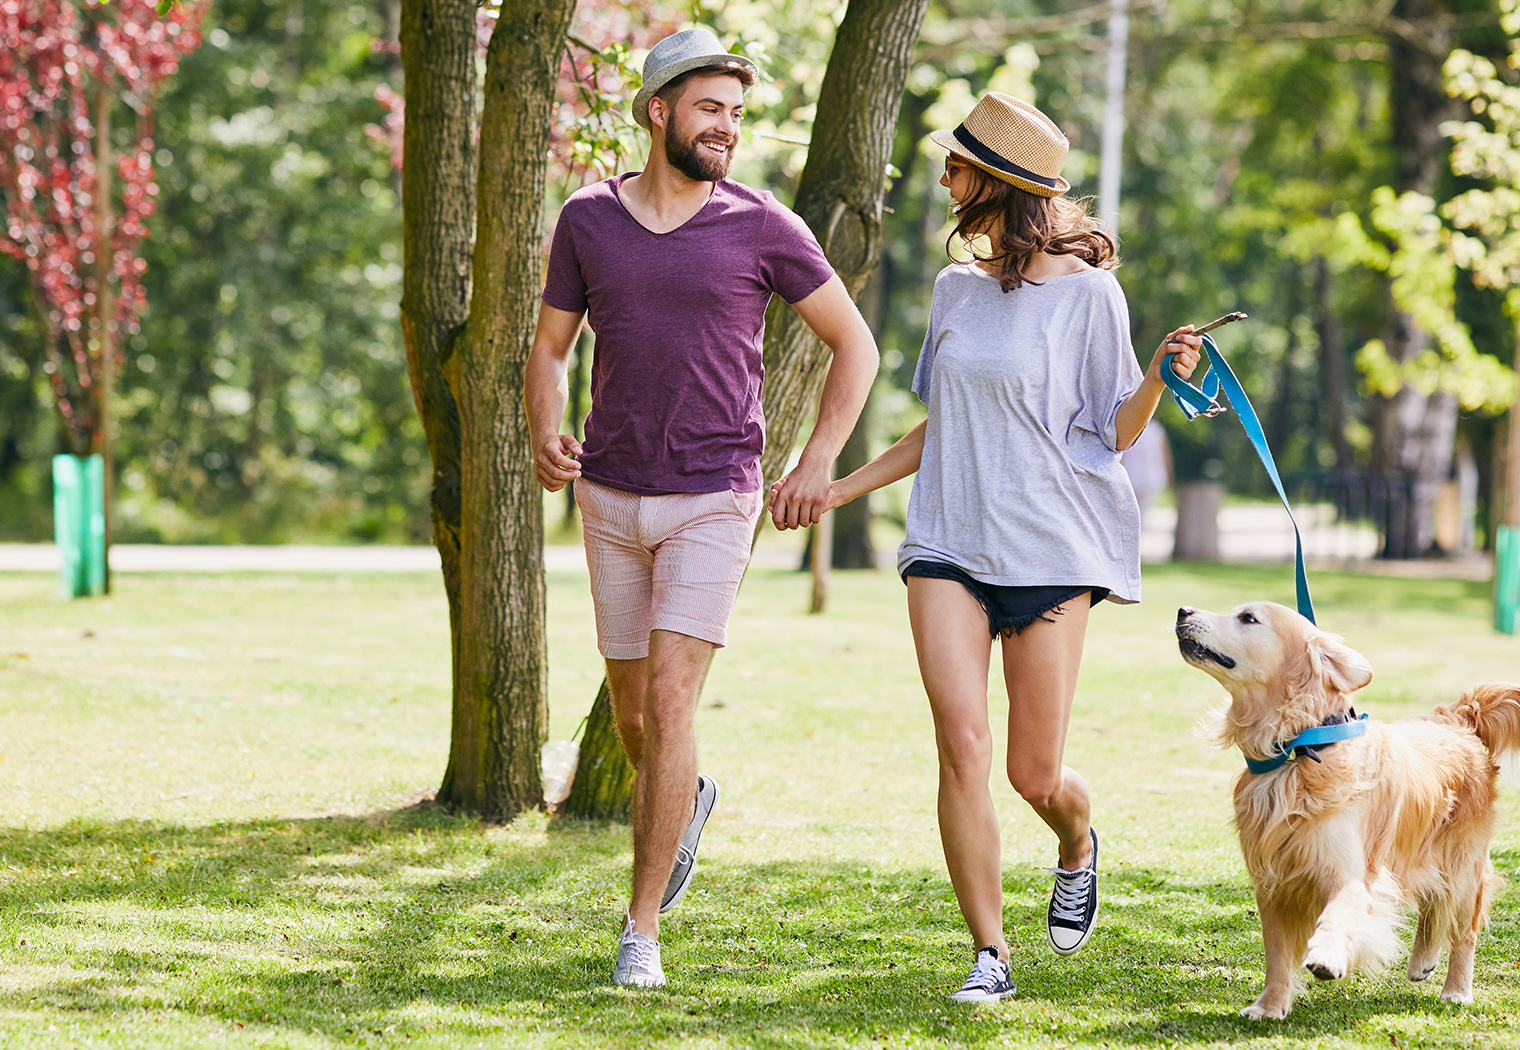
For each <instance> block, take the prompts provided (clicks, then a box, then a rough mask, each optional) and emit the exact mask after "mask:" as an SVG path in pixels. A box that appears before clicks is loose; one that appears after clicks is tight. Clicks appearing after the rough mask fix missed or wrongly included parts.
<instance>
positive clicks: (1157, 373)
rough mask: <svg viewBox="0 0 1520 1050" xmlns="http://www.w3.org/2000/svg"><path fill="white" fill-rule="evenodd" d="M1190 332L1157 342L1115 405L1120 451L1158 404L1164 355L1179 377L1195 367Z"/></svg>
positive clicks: (1196, 346) (1196, 342)
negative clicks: (1132, 387) (1133, 385)
mask: <svg viewBox="0 0 1520 1050" xmlns="http://www.w3.org/2000/svg"><path fill="white" fill-rule="evenodd" d="M1192 331H1193V326H1192V325H1190V324H1185V325H1183V326H1182V327H1181V328H1179V329H1177V330H1176V331H1174V332H1172V334H1170V335H1168V336H1167V337H1166V338H1165V339H1163V340H1162V341H1161V345H1160V346H1158V347H1156V354H1155V356H1154V357H1152V358H1151V366H1150V367H1149V368H1147V369H1146V370H1145V378H1144V379H1142V380H1141V381H1140V387H1139V389H1137V390H1136V391H1135V392H1134V393H1133V394H1131V395H1130V396H1129V397H1127V398H1125V399H1124V401H1123V403H1122V404H1120V405H1119V411H1118V413H1117V414H1116V415H1115V417H1114V425H1115V430H1116V431H1117V434H1116V440H1117V443H1118V446H1119V451H1120V452H1123V451H1124V450H1125V449H1127V448H1129V447H1130V446H1131V445H1133V444H1134V443H1135V442H1136V441H1138V440H1139V438H1140V432H1141V431H1142V430H1144V429H1145V424H1147V423H1149V422H1150V421H1151V416H1153V415H1155V413H1156V406H1157V405H1158V404H1160V403H1161V395H1162V394H1164V393H1166V383H1165V382H1164V381H1163V380H1162V378H1161V368H1162V363H1163V362H1164V361H1165V360H1166V355H1167V354H1170V353H1173V352H1175V353H1176V354H1177V359H1176V360H1175V361H1173V362H1172V371H1173V372H1176V373H1177V374H1178V375H1179V376H1181V377H1182V378H1183V379H1187V378H1188V377H1189V376H1191V375H1192V374H1193V369H1195V368H1197V367H1198V358H1199V356H1200V355H1201V353H1202V350H1201V347H1202V346H1203V339H1201V338H1200V337H1199V336H1196V335H1193V334H1192ZM861 469H865V468H861Z"/></svg>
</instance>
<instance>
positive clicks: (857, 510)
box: [815, 266, 886, 569]
mask: <svg viewBox="0 0 1520 1050" xmlns="http://www.w3.org/2000/svg"><path fill="white" fill-rule="evenodd" d="M885 269H886V267H885V266H882V267H880V268H879V269H877V270H876V271H875V272H874V273H873V274H871V278H870V280H868V281H866V283H865V287H864V288H862V289H861V291H860V296H859V298H858V299H857V304H858V305H859V306H860V312H861V313H862V314H863V315H864V316H865V319H866V322H867V323H868V324H870V326H871V334H872V335H874V336H875V337H876V345H877V346H880V345H881V341H882V338H883V336H884V335H885V334H886V326H885V325H884V324H883V323H882V320H883V316H884V315H885V313H886V310H885V309H884V308H883V303H882V298H883V294H884V289H883V281H882V277H883V271H884V270H885ZM875 399H876V388H875V386H872V387H871V390H870V392H868V393H867V394H866V400H865V404H863V405H861V406H860V418H859V419H857V420H855V429H854V430H852V431H850V436H849V438H847V439H846V440H845V443H844V448H842V449H840V450H839V458H837V459H836V460H835V461H834V476H835V477H836V478H842V477H844V476H845V475H847V474H850V473H851V472H853V471H855V470H858V469H860V468H861V467H863V466H865V465H866V464H867V463H868V462H870V460H871V422H872V420H871V408H872V405H871V402H872V401H874V400H875ZM829 513H830V515H831V516H832V518H833V522H832V524H831V525H830V531H831V533H832V537H833V538H832V542H830V543H829V544H828V547H829V549H830V550H831V552H832V554H831V560H830V564H831V565H832V566H833V567H834V568H836V569H874V568H876V550H875V548H874V547H872V546H871V500H870V494H869V493H867V494H866V495H864V496H859V497H857V498H855V499H853V500H851V501H850V502H849V503H846V504H845V505H844V506H842V507H839V508H838V509H836V510H833V511H830V512H829ZM819 524H822V523H821V522H820V523H819ZM815 543H821V541H817V540H815Z"/></svg>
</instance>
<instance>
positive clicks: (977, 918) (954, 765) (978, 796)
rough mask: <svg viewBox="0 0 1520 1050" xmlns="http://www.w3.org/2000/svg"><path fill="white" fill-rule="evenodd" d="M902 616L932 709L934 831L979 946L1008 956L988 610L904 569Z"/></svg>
mask: <svg viewBox="0 0 1520 1050" xmlns="http://www.w3.org/2000/svg"><path fill="white" fill-rule="evenodd" d="M908 620H909V622H910V623H911V624H912V627H913V643H914V646H915V647H916V648H917V650H918V668H919V673H920V674H921V675H922V676H923V680H924V691H925V692H926V693H928V695H929V708H930V710H931V711H932V712H933V714H934V739H935V744H936V745H937V747H938V751H939V833H940V841H941V843H942V844H943V845H944V849H945V865H946V867H948V868H949V869H950V884H951V885H952V886H953V887H954V888H955V899H956V900H957V901H958V902H959V904H960V907H961V914H962V915H963V916H965V918H966V925H967V926H969V927H970V928H971V938H972V940H973V941H974V942H975V944H976V947H977V948H984V947H986V946H987V945H989V944H990V945H993V946H995V947H996V948H997V950H998V953H999V954H1000V955H1001V957H1002V958H1003V959H1004V960H1005V961H1006V960H1007V959H1008V942H1007V940H1006V939H1005V938H1004V937H1003V865H1002V859H1003V858H1002V843H1001V841H1000V838H999V835H998V822H997V814H996V813H995V812H994V811H993V808H992V791H991V789H990V788H989V786H988V778H989V776H990V775H991V772H992V731H991V729H990V728H989V726H988V722H987V671H988V667H989V665H990V663H991V657H992V639H991V637H990V635H989V634H988V631H987V614H986V613H984V612H983V611H982V607H981V605H979V604H978V603H977V601H976V599H975V598H973V597H971V595H970V594H969V593H968V592H967V590H966V588H965V587H963V586H962V585H961V584H959V583H956V582H955V581H953V580H938V579H929V578H925V577H922V576H909V577H908Z"/></svg>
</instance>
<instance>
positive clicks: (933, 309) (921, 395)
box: [911, 270, 944, 406]
mask: <svg viewBox="0 0 1520 1050" xmlns="http://www.w3.org/2000/svg"><path fill="white" fill-rule="evenodd" d="M943 277H944V271H943V270H942V271H940V275H939V276H938V277H936V278H935V279H934V292H935V295H934V298H933V299H932V300H931V301H930V303H929V324H928V327H927V328H926V329H925V330H924V345H923V346H922V347H920V348H919V351H918V364H917V365H915V366H914V368H913V386H912V388H911V389H912V391H913V392H914V393H915V394H917V395H918V399H919V400H920V401H922V402H923V403H924V405H925V406H927V405H928V404H929V385H930V382H931V380H932V379H933V378H934V351H935V349H936V347H938V345H939V335H938V333H937V331H936V329H937V327H938V325H937V323H936V322H937V321H938V320H939V285H940V280H941V278H943Z"/></svg>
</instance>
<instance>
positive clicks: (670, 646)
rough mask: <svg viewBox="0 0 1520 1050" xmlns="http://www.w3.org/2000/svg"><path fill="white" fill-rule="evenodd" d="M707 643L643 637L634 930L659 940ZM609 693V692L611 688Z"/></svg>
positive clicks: (692, 759)
mask: <svg viewBox="0 0 1520 1050" xmlns="http://www.w3.org/2000/svg"><path fill="white" fill-rule="evenodd" d="M713 649H714V646H713V644H712V643H711V642H706V641H703V640H701V639H700V638H692V637H690V636H688V635H684V634H676V633H675V632H673V631H652V632H651V633H650V636H649V677H648V684H647V686H646V689H645V693H644V712H643V715H644V717H643V745H642V754H641V756H640V762H639V766H638V770H639V772H638V779H637V780H636V781H634V785H633V899H632V902H631V903H630V904H629V906H628V913H629V915H630V916H632V918H633V921H634V928H635V929H636V930H638V932H639V933H642V934H643V935H644V936H646V937H650V938H653V939H655V940H658V939H659V936H660V899H661V898H662V897H663V896H664V894H665V887H666V884H667V883H668V882H669V881H670V869H671V868H673V867H674V866H675V862H676V849H677V848H678V847H679V846H680V843H681V832H683V831H685V830H686V825H687V824H688V823H690V821H691V813H692V804H693V793H694V790H695V786H696V783H697V730H696V713H697V697H698V694H699V693H700V692H701V688H702V679H703V677H704V676H705V675H706V673H707V664H708V662H709V661H710V660H711V659H712V654H713ZM614 696H616V694H615V693H614Z"/></svg>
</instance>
